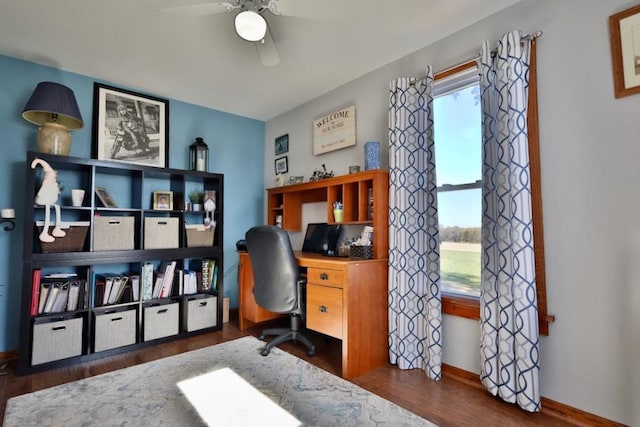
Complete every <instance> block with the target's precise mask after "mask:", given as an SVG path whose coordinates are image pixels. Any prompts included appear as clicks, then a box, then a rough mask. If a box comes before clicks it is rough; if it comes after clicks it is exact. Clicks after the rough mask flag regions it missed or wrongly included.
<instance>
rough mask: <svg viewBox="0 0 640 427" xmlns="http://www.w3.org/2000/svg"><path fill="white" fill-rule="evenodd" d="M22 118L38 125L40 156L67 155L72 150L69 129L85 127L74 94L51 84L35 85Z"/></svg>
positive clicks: (67, 89) (69, 90)
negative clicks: (42, 154)
mask: <svg viewBox="0 0 640 427" xmlns="http://www.w3.org/2000/svg"><path fill="white" fill-rule="evenodd" d="M22 117H23V118H24V119H25V120H26V121H28V122H31V123H33V124H36V125H39V126H40V128H39V129H38V151H40V152H41V153H49V154H61V155H65V156H68V155H69V151H70V150H71V133H69V130H74V129H80V128H81V127H82V126H83V125H84V124H83V123H82V116H81V115H80V109H79V108H78V103H77V102H76V97H75V96H74V95H73V91H72V90H71V89H69V88H68V87H66V86H63V85H61V84H58V83H53V82H41V83H38V86H36V88H35V90H34V91H33V93H32V94H31V98H29V101H27V105H25V106H24V110H22Z"/></svg>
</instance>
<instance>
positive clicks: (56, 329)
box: [51, 326, 67, 332]
mask: <svg viewBox="0 0 640 427" xmlns="http://www.w3.org/2000/svg"><path fill="white" fill-rule="evenodd" d="M65 329H67V327H66V326H54V327H53V328H51V330H52V331H54V332H55V331H64V330H65Z"/></svg>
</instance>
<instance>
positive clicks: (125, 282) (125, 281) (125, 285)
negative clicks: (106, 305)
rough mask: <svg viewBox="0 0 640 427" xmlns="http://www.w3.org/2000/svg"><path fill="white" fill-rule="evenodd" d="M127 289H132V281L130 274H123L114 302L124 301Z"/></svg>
mask: <svg viewBox="0 0 640 427" xmlns="http://www.w3.org/2000/svg"><path fill="white" fill-rule="evenodd" d="M127 289H131V282H130V280H129V276H122V277H120V283H119V286H118V290H117V291H116V292H115V297H114V298H113V303H114V304H117V303H121V302H122V298H123V296H124V293H125V291H126V290H127Z"/></svg>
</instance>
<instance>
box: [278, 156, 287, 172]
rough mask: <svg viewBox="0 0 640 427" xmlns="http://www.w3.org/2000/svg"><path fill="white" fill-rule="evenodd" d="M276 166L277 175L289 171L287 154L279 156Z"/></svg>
mask: <svg viewBox="0 0 640 427" xmlns="http://www.w3.org/2000/svg"><path fill="white" fill-rule="evenodd" d="M275 167H276V175H278V174H279V173H287V172H289V161H288V159H287V156H283V157H279V158H277V159H276V161H275Z"/></svg>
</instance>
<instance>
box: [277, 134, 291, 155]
mask: <svg viewBox="0 0 640 427" xmlns="http://www.w3.org/2000/svg"><path fill="white" fill-rule="evenodd" d="M288 151H289V134H286V135H282V136H279V137H277V138H276V156H279V155H281V154H284V153H286V152H288Z"/></svg>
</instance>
